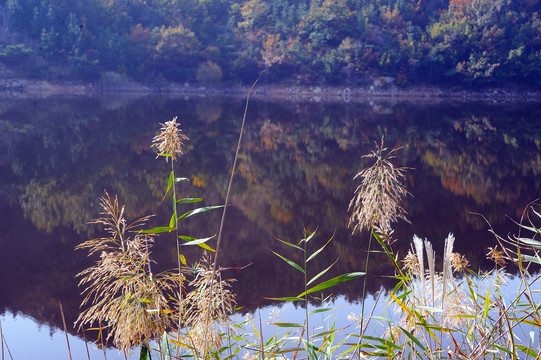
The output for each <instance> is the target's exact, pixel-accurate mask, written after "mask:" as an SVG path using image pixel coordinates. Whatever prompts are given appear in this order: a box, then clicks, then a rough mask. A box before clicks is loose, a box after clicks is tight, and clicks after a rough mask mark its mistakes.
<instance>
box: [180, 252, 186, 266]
mask: <svg viewBox="0 0 541 360" xmlns="http://www.w3.org/2000/svg"><path fill="white" fill-rule="evenodd" d="M178 258H179V259H180V262H181V263H182V265H184V266H188V263H187V262H186V257H185V256H184V255H182V254H178Z"/></svg>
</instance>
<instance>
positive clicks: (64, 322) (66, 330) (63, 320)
mask: <svg viewBox="0 0 541 360" xmlns="http://www.w3.org/2000/svg"><path fill="white" fill-rule="evenodd" d="M58 305H59V306H60V314H61V315H62V324H64V334H66V343H67V344H68V354H69V356H70V360H71V348H70V341H69V339H68V328H67V327H66V318H65V317H64V309H62V303H61V302H60V301H59V302H58Z"/></svg>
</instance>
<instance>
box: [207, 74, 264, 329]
mask: <svg viewBox="0 0 541 360" xmlns="http://www.w3.org/2000/svg"><path fill="white" fill-rule="evenodd" d="M262 75H263V72H262V73H261V74H260V75H259V77H258V78H257V79H256V80H255V81H254V83H253V84H252V86H251V87H250V89H249V90H248V94H247V96H246V106H245V108H244V115H243V116H242V124H241V127H240V133H239V140H238V142H237V148H236V150H235V158H234V159H233V167H232V168H231V177H230V178H229V184H228V186H227V193H226V195H225V203H224V211H223V213H222V220H221V221H220V230H219V231H218V240H217V242H216V252H215V253H214V262H213V266H212V274H213V276H212V279H213V280H212V282H211V284H210V296H211V298H212V296H213V292H214V274H215V273H216V269H217V265H218V255H219V254H220V245H221V243H222V232H223V228H224V223H225V214H226V211H227V206H228V205H229V194H230V193H231V185H232V184H233V177H234V176H235V169H236V167H237V159H238V157H239V150H240V144H241V141H242V133H243V132H244V124H245V123H246V114H247V113H248V104H249V102H250V95H251V94H252V91H253V90H254V88H255V86H256V85H257V82H258V81H259V79H261V76H262ZM209 316H210V311H209V312H208V316H207V320H206V321H205V325H206V326H205V328H207V329H208V324H209V321H210V318H209Z"/></svg>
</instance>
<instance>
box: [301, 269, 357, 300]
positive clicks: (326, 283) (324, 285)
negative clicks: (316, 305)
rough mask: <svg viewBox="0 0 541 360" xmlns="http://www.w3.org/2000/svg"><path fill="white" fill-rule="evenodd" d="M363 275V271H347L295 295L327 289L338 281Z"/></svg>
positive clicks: (338, 282)
mask: <svg viewBox="0 0 541 360" xmlns="http://www.w3.org/2000/svg"><path fill="white" fill-rule="evenodd" d="M364 275H365V273H363V272H354V273H349V274H342V275H340V276H337V277H335V278H332V279H330V280H327V281H324V282H322V283H321V284H319V285H316V286H314V287H313V288H311V289H308V290H306V291H305V292H303V293H301V294H299V295H297V297H301V296H304V295H308V294H312V293H314V292H317V291H322V290H325V289H328V288H330V287H333V286H335V285H338V284H340V283H343V282H346V281H349V280H353V279H356V278H359V277H361V276H364Z"/></svg>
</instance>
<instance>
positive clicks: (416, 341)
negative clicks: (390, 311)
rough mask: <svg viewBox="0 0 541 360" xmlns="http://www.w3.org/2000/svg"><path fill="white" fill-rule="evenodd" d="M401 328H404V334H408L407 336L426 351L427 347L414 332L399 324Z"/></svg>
mask: <svg viewBox="0 0 541 360" xmlns="http://www.w3.org/2000/svg"><path fill="white" fill-rule="evenodd" d="M398 327H399V328H400V330H402V332H403V333H404V334H406V336H407V337H408V338H409V339H410V340H411V341H413V342H414V343H415V345H417V346H418V347H420V348H421V349H422V350H423V351H426V348H425V347H424V345H423V344H421V342H420V341H419V340H418V339H417V338H416V337H415V336H413V334H412V333H410V332H409V331H408V330H406V329H404V328H403V327H402V326H398Z"/></svg>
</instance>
